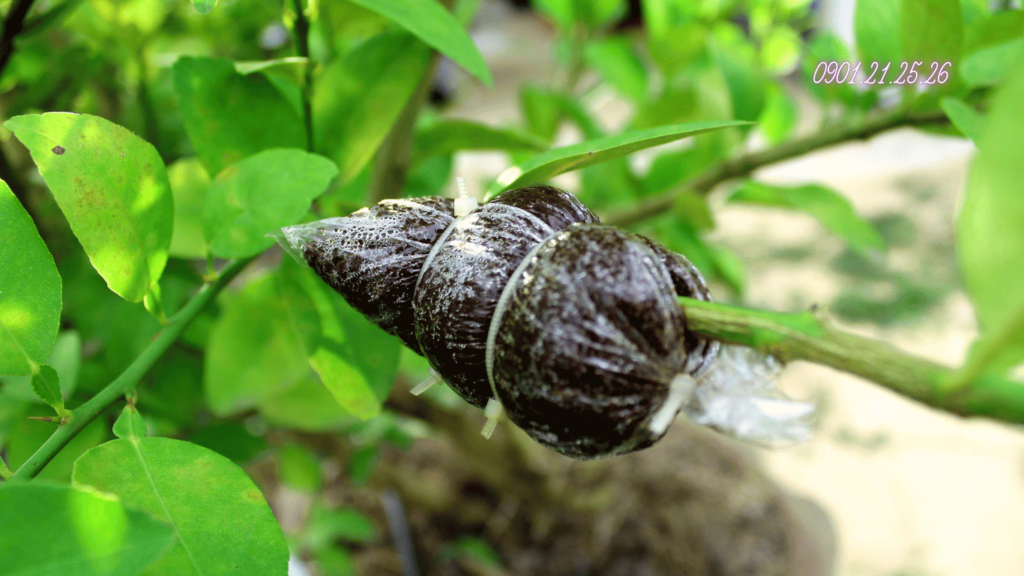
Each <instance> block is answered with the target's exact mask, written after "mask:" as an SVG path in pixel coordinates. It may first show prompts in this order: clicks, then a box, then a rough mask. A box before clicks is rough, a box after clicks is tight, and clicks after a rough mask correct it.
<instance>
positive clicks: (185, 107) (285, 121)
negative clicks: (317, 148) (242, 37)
mask: <svg viewBox="0 0 1024 576" xmlns="http://www.w3.org/2000/svg"><path fill="white" fill-rule="evenodd" d="M174 90H175V92H176V93H177V96H178V105H179V107H180V109H181V115H182V117H183V118H184V120H185V129H186V130H187V131H188V136H189V139H190V140H191V141H192V147H193V148H194V149H195V151H196V156H198V157H199V159H200V160H202V162H203V165H204V166H206V170H207V172H208V173H209V174H211V175H215V174H217V173H218V172H220V171H221V170H222V169H224V167H226V166H229V165H231V164H234V163H235V162H238V161H239V160H242V159H243V158H246V157H248V156H251V155H253V154H255V153H257V152H259V151H261V150H266V149H268V148H305V147H306V132H305V128H304V126H303V123H302V119H301V118H300V116H299V114H298V112H296V110H295V109H294V108H293V107H292V105H291V104H289V103H288V101H287V100H286V99H285V97H284V96H283V95H282V94H281V92H280V91H278V90H277V88H275V87H274V86H273V85H272V84H271V83H270V81H269V80H267V77H266V76H264V75H263V74H260V73H253V74H248V75H242V74H240V73H238V72H237V71H235V65H234V63H233V62H232V61H231V60H227V59H224V58H208V57H192V56H182V57H181V58H178V60H177V61H176V62H175V63H174Z"/></svg>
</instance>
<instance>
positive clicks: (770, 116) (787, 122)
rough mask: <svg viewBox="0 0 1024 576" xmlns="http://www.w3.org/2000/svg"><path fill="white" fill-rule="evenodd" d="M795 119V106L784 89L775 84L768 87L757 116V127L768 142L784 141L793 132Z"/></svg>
mask: <svg viewBox="0 0 1024 576" xmlns="http://www.w3.org/2000/svg"><path fill="white" fill-rule="evenodd" d="M796 120H797V107H796V103H795V102H793V99H792V98H790V96H789V95H788V94H787V93H786V91H785V90H784V89H783V88H781V87H779V86H776V85H771V86H769V87H768V90H767V94H766V95H765V103H764V108H763V109H762V111H761V117H760V118H758V121H757V122H758V128H759V129H760V130H761V133H762V134H763V135H764V139H765V140H767V141H768V143H769V144H778V143H780V142H782V141H784V140H785V139H786V138H788V137H789V135H790V134H791V133H792V132H793V128H794V127H795V126H796Z"/></svg>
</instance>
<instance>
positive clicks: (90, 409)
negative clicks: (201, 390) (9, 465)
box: [11, 258, 252, 480]
mask: <svg viewBox="0 0 1024 576" xmlns="http://www.w3.org/2000/svg"><path fill="white" fill-rule="evenodd" d="M250 261H252V258H244V259H241V260H235V261H234V262H231V263H230V264H228V265H227V266H226V267H225V268H224V269H223V271H222V272H221V273H220V275H219V276H218V278H217V280H216V281H215V282H214V283H212V284H207V285H205V286H203V287H202V288H201V289H200V290H199V292H198V293H197V294H196V295H195V296H193V297H192V299H191V300H190V301H189V302H188V304H185V306H184V307H183V308H182V309H181V311H179V312H178V313H177V314H175V315H174V318H173V319H172V320H171V322H170V323H169V324H168V325H167V326H165V327H164V328H163V329H162V330H161V331H160V332H159V333H158V334H157V335H156V337H155V338H153V341H152V342H150V344H149V346H147V347H146V349H145V350H143V351H142V353H141V354H139V356H138V357H137V358H136V359H135V361H134V362H132V363H131V365H130V366H128V367H127V368H125V370H124V372H122V373H121V375H120V376H118V377H117V378H116V379H115V380H114V381H113V382H111V383H110V384H107V386H106V387H105V388H103V390H100V391H99V393H97V394H96V395H95V396H93V397H92V399H90V400H89V401H88V402H86V403H85V404H82V405H81V406H79V407H78V408H76V409H75V410H72V411H71V416H70V417H69V418H68V421H67V423H66V424H63V425H61V426H60V427H58V428H57V430H56V431H55V432H54V433H53V435H52V436H50V438H49V439H48V440H47V441H46V442H44V443H43V445H42V446H40V447H39V449H38V450H36V453H35V454H33V455H32V457H31V458H29V459H28V460H26V461H25V462H24V463H23V464H22V465H21V467H20V468H18V470H17V471H16V472H15V473H14V476H12V477H11V480H30V479H32V478H34V477H35V476H36V474H38V473H39V471H40V470H42V469H43V467H44V466H46V465H47V464H48V463H49V462H50V460H52V459H53V457H54V456H56V455H57V453H58V452H60V451H61V449H62V448H64V446H65V445H67V443H68V442H69V441H71V439H72V438H74V437H75V435H76V434H78V433H79V432H80V431H81V430H82V428H85V426H86V425H88V424H89V422H92V420H93V419H94V418H96V417H97V416H99V415H100V414H101V413H102V412H103V411H104V410H106V409H107V408H108V407H109V406H110V405H111V404H113V403H114V402H116V401H117V400H118V399H120V398H121V397H122V396H124V395H125V394H126V393H128V392H129V391H130V390H132V389H133V388H135V385H136V384H137V383H138V382H139V380H140V379H141V378H142V377H143V376H144V375H145V374H146V372H148V371H149V369H150V368H151V367H152V366H153V364H154V363H155V362H156V361H157V359H158V358H160V356H162V355H163V353H164V352H166V351H167V349H168V348H170V346H171V344H173V343H174V341H175V340H177V339H178V336H179V335H180V334H181V332H182V331H183V330H184V329H185V327H187V326H188V324H189V323H190V322H191V321H192V319H193V318H195V317H196V315H197V314H199V311H200V310H202V309H203V307H204V306H206V304H207V303H209V302H210V300H212V299H213V297H214V296H216V295H217V293H218V292H220V291H221V290H222V289H224V287H225V286H227V285H228V283H229V282H231V280H232V279H233V278H234V277H235V276H236V275H237V274H238V273H239V272H241V271H242V269H243V268H245V266H246V265H247V264H248V263H249V262H250Z"/></svg>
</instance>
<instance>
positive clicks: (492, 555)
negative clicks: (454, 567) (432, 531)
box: [439, 536, 502, 568]
mask: <svg viewBox="0 0 1024 576" xmlns="http://www.w3.org/2000/svg"><path fill="white" fill-rule="evenodd" d="M439 555H440V557H441V558H442V559H445V560H450V559H453V558H458V557H460V556H466V557H469V558H472V559H474V560H476V561H478V562H480V563H482V564H484V565H486V566H493V567H495V568H501V567H502V563H501V555H499V554H498V551H497V550H495V549H494V547H493V546H491V545H490V544H488V543H487V542H486V541H484V540H481V539H480V538H477V537H475V536H463V537H461V538H459V539H458V540H456V541H455V542H451V543H449V544H445V545H444V546H442V548H441V551H440V553H439Z"/></svg>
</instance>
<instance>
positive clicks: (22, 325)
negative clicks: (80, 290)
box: [0, 181, 61, 374]
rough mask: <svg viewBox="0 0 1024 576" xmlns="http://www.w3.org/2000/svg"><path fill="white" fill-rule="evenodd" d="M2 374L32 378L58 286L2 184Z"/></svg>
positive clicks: (50, 328)
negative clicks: (30, 376) (24, 375)
mask: <svg viewBox="0 0 1024 576" xmlns="http://www.w3.org/2000/svg"><path fill="white" fill-rule="evenodd" d="M0 246H3V250H0V374H31V373H32V371H33V367H34V366H35V365H37V364H40V363H42V362H44V361H45V360H46V356H47V354H49V352H50V348H51V347H52V346H53V342H54V339H56V337H57V327H58V324H59V322H60V309H61V281H60V276H59V275H58V274H57V267H56V266H55V265H54V263H53V256H51V255H50V251H49V250H48V249H47V248H46V244H44V243H43V239H42V238H40V237H39V232H37V231H36V226H35V224H34V223H33V222H32V217H31V216H29V215H28V212H26V211H25V209H24V208H23V207H22V206H21V202H19V201H18V199H17V198H16V197H15V196H14V194H13V193H12V192H11V189H10V187H8V186H7V183H6V182H2V181H0Z"/></svg>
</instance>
